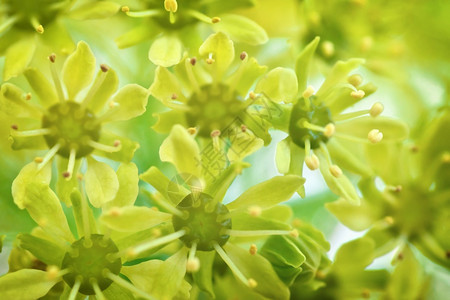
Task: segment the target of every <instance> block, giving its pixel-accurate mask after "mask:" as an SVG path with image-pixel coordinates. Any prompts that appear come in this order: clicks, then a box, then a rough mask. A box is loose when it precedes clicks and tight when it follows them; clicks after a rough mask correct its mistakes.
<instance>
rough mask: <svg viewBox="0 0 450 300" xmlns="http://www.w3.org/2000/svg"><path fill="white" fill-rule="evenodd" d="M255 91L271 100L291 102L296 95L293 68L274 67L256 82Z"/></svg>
mask: <svg viewBox="0 0 450 300" xmlns="http://www.w3.org/2000/svg"><path fill="white" fill-rule="evenodd" d="M255 91H256V92H257V93H263V94H264V95H265V96H267V97H268V98H269V99H270V100H272V101H275V102H285V103H291V102H292V101H294V100H296V96H297V91H298V83H297V76H296V75H295V73H294V71H293V70H290V69H286V68H275V69H273V70H271V71H269V73H267V75H266V76H264V77H263V78H262V79H261V80H260V81H259V82H258V84H257V85H256V89H255Z"/></svg>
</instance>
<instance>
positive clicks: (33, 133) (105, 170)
mask: <svg viewBox="0 0 450 300" xmlns="http://www.w3.org/2000/svg"><path fill="white" fill-rule="evenodd" d="M49 60H50V69H51V74H52V79H53V82H54V85H51V84H50V82H49V81H48V80H47V78H46V77H45V76H44V75H43V74H42V73H41V72H40V71H39V70H37V69H34V68H29V69H27V70H26V71H25V77H26V79H27V80H28V82H29V84H30V86H31V87H32V89H33V91H34V93H26V92H24V91H23V90H22V89H20V88H18V87H17V86H15V85H13V84H10V83H5V84H3V85H2V87H1V96H2V97H1V99H0V108H1V109H2V110H3V111H4V112H5V113H7V114H10V115H12V116H14V117H15V118H16V120H17V123H15V124H13V125H12V126H11V128H12V129H11V136H10V141H11V146H12V148H13V149H15V150H20V149H48V151H47V153H46V154H45V155H44V156H43V157H36V158H35V159H34V162H33V163H31V164H29V165H27V166H26V167H24V168H23V169H22V171H21V172H20V174H19V175H18V177H17V178H16V180H15V184H13V196H14V198H15V199H14V200H15V202H16V203H18V204H19V207H20V206H21V205H20V202H22V199H20V197H21V194H22V193H21V191H20V190H21V189H23V188H24V185H26V184H27V180H29V179H30V178H33V177H34V176H36V173H37V172H38V171H40V170H42V169H43V168H45V166H47V165H49V164H50V162H51V161H52V159H53V158H54V157H55V156H57V158H58V164H57V165H58V175H59V176H58V178H57V180H58V182H57V190H58V194H59V195H60V196H61V198H62V199H63V200H64V201H65V202H66V203H68V202H69V201H68V198H69V195H70V192H71V190H72V188H73V187H75V186H76V185H77V179H76V176H73V174H77V173H78V171H79V170H80V166H81V161H82V159H84V158H85V159H86V161H87V165H88V168H87V172H86V176H87V177H88V180H87V192H88V195H89V197H90V198H91V200H92V201H93V202H92V204H93V205H94V206H96V207H98V203H99V202H100V201H103V199H100V198H103V197H106V198H107V200H111V199H112V197H113V196H114V192H113V191H114V190H117V186H118V183H117V178H115V175H114V172H113V170H112V169H111V167H109V166H108V165H107V164H105V163H102V162H99V161H97V160H95V159H94V158H93V155H100V156H104V157H107V158H110V159H113V160H116V161H122V162H129V161H130V160H131V158H132V157H133V153H134V151H135V150H136V149H137V147H138V144H137V143H135V142H133V141H131V140H129V139H127V138H124V137H119V136H117V135H115V134H113V133H111V132H109V131H108V130H106V129H104V128H103V127H104V126H103V125H105V124H107V123H110V122H114V121H122V120H128V119H131V118H133V117H136V116H138V115H141V114H142V113H144V112H145V107H146V105H147V98H148V90H147V89H145V88H143V87H141V86H139V85H136V84H129V85H126V86H124V87H123V88H121V89H120V90H119V91H117V93H116V90H117V86H118V77H117V75H116V73H115V72H114V70H112V69H110V68H109V67H108V66H106V65H103V64H102V65H100V68H99V69H100V70H99V71H98V74H97V76H96V78H95V80H94V75H95V69H96V61H95V57H94V55H93V54H92V52H91V50H90V49H89V46H88V45H87V44H86V43H84V42H80V43H79V44H78V46H77V49H76V51H74V52H73V53H72V54H71V55H70V56H69V57H68V58H67V60H66V61H65V63H64V66H63V71H62V76H61V77H60V76H59V74H58V71H57V69H56V65H55V60H56V56H55V55H53V54H52V55H51V56H50V57H49ZM61 79H62V80H61ZM92 81H93V83H92V85H91V87H90V88H89V89H88V90H87V91H85V89H86V88H87V87H88V86H89V85H90V84H91V82H92ZM34 96H37V98H39V100H40V105H39V106H38V105H36V104H35V103H32V101H29V100H30V99H31V98H32V97H33V98H34ZM101 186H105V187H106V186H107V187H108V188H109V189H108V188H106V189H107V190H108V191H109V192H106V193H103V194H102V193H97V194H98V195H95V194H96V191H97V190H98V189H100V190H101V189H102V187H101Z"/></svg>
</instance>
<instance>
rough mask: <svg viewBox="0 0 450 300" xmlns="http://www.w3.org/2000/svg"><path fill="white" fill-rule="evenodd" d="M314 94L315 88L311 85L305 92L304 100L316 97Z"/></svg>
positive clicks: (303, 94)
mask: <svg viewBox="0 0 450 300" xmlns="http://www.w3.org/2000/svg"><path fill="white" fill-rule="evenodd" d="M314 92H315V91H314V88H313V87H312V86H311V85H310V86H308V87H307V88H306V90H304V91H303V93H302V96H303V98H309V97H311V96H312V95H314Z"/></svg>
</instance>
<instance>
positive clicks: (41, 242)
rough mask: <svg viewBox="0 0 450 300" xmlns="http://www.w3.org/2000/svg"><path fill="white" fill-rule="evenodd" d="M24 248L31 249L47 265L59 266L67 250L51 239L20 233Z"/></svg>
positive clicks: (20, 240) (21, 244) (18, 237)
mask: <svg viewBox="0 0 450 300" xmlns="http://www.w3.org/2000/svg"><path fill="white" fill-rule="evenodd" d="M17 240H18V241H19V243H20V247H21V248H22V249H26V250H28V251H30V252H31V253H32V254H33V255H34V256H36V258H37V259H39V260H40V261H42V262H44V263H45V264H46V265H54V266H59V265H61V262H62V260H63V258H64V255H65V254H66V251H65V250H64V249H62V248H60V247H59V246H58V245H56V244H55V243H52V242H51V241H48V240H45V239H42V238H39V237H36V236H34V235H31V234H27V233H25V234H20V235H18V236H17Z"/></svg>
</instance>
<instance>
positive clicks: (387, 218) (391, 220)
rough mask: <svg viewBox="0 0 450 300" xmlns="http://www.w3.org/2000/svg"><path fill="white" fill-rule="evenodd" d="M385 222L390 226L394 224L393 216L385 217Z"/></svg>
mask: <svg viewBox="0 0 450 300" xmlns="http://www.w3.org/2000/svg"><path fill="white" fill-rule="evenodd" d="M384 221H385V222H386V223H387V224H388V225H392V224H394V218H393V217H391V216H386V217H384Z"/></svg>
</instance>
